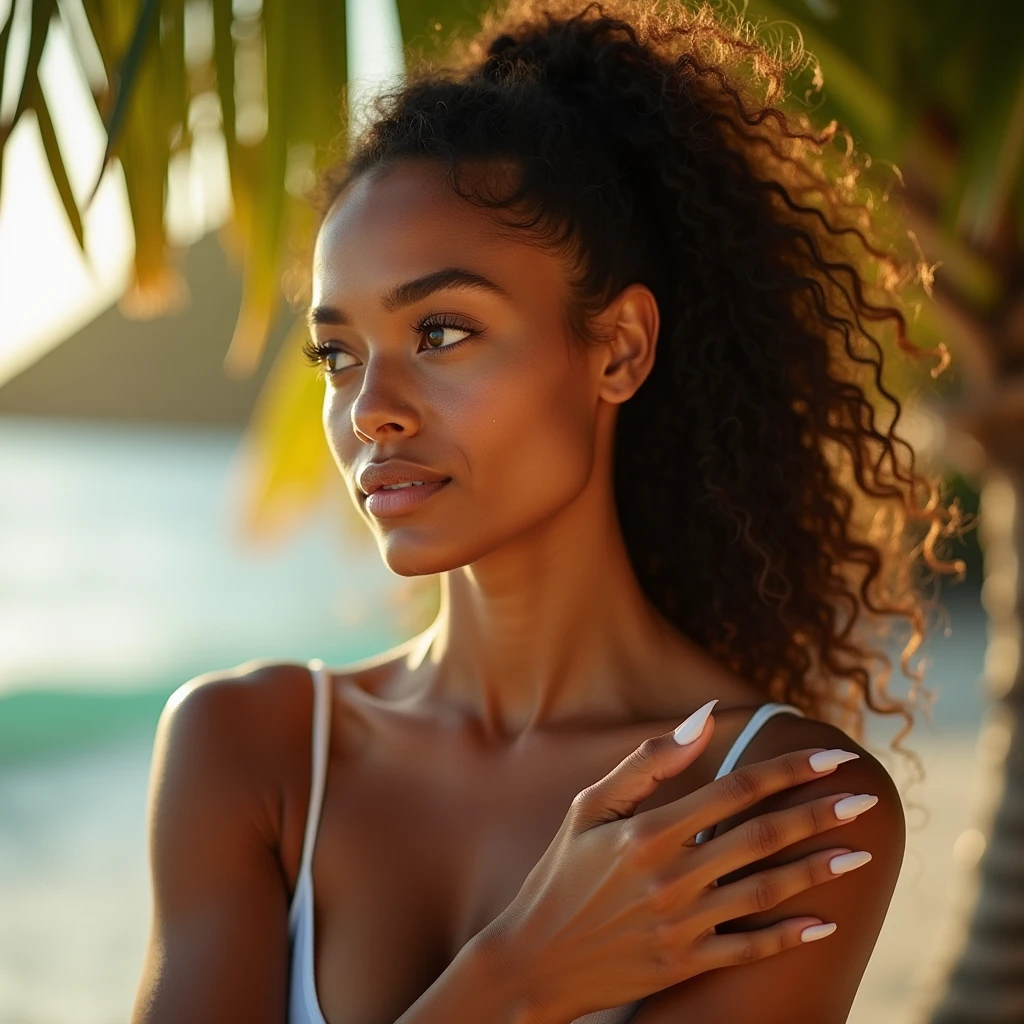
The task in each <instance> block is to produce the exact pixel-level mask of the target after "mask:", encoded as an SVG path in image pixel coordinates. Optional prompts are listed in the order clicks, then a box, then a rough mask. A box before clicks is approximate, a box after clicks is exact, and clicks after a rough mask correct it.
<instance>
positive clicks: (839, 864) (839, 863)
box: [828, 850, 871, 875]
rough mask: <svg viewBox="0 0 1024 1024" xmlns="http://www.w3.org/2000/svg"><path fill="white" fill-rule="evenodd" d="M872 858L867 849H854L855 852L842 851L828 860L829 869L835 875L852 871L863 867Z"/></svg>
mask: <svg viewBox="0 0 1024 1024" xmlns="http://www.w3.org/2000/svg"><path fill="white" fill-rule="evenodd" d="M869 860H871V854H870V853H868V851H867V850H854V851H853V853H840V854H838V855H837V856H835V857H833V858H832V859H831V860H830V861H829V862H828V867H829V871H831V872H832V874H833V875H841V874H842V873H843V872H844V871H852V870H853V869H854V868H859V867H862V866H863V865H864V864H867V862H868V861H869Z"/></svg>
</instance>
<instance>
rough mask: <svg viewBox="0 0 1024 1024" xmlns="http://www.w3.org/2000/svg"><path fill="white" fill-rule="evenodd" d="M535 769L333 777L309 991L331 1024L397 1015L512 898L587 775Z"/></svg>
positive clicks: (317, 870) (318, 857)
mask: <svg viewBox="0 0 1024 1024" xmlns="http://www.w3.org/2000/svg"><path fill="white" fill-rule="evenodd" d="M605 770H607V769H605ZM542 771H543V770H542V769H540V767H539V766H538V774H534V773H526V774H525V775H524V774H522V773H521V774H520V775H519V776H517V777H515V778H514V780H512V781H510V778H509V775H508V773H503V772H499V771H490V772H489V771H487V769H485V768H483V767H482V766H480V765H477V766H475V770H472V771H469V772H467V773H466V774H465V775H463V776H462V777H461V778H458V777H455V776H452V775H449V774H448V773H447V772H445V771H444V770H439V769H438V766H436V765H435V766H434V768H433V770H431V769H426V768H425V769H424V770H422V771H419V772H417V771H409V769H408V767H406V768H405V769H404V770H399V769H397V768H391V769H389V768H387V767H385V766H381V765H378V766H376V767H375V768H373V769H371V768H366V769H363V770H359V771H354V772H350V773H341V772H339V773H336V775H335V777H334V778H332V780H331V784H330V785H329V786H328V787H327V791H326V793H325V799H324V806H323V813H322V816H321V821H320V827H319V830H318V835H317V840H316V846H315V848H314V856H313V883H314V895H315V900H314V904H315V915H314V916H315V921H314V967H315V977H316V988H317V993H318V998H319V1001H320V1006H321V1008H322V1010H323V1013H324V1016H325V1018H326V1019H327V1021H328V1022H329V1024H383V1022H390V1021H394V1020H396V1019H397V1018H398V1017H399V1016H401V1014H402V1013H403V1012H404V1011H405V1010H406V1009H408V1007H409V1006H410V1005H411V1004H412V1003H414V1002H415V1001H416V999H417V998H419V996H420V995H421V994H422V993H423V992H424V991H425V990H426V989H427V988H429V987H430V985H431V984H432V983H433V982H434V981H435V980H436V978H437V977H438V976H439V975H440V974H441V973H442V972H443V971H444V969H445V968H446V967H447V966H448V964H449V963H450V962H451V961H452V960H453V959H454V957H455V956H456V954H457V953H458V951H459V950H460V949H461V948H462V947H463V946H464V945H465V944H466V943H467V942H468V941H469V940H470V939H471V938H472V937H473V936H474V935H476V934H477V933H478V932H479V931H481V930H482V929H483V928H485V927H486V926H487V925H488V924H489V923H490V922H491V921H493V920H494V919H495V918H496V917H497V916H498V915H499V914H500V913H501V912H502V911H503V910H504V909H505V908H506V907H507V906H508V905H509V903H510V902H511V901H512V900H513V899H514V897H515V896H516V894H517V893H518V891H519V889H520V887H521V886H522V884H523V881H524V880H525V878H526V876H527V875H528V874H529V872H530V870H531V869H532V868H533V866H534V865H535V864H536V863H537V861H538V860H539V859H540V858H541V856H542V855H543V853H544V851H545V850H546V849H547V847H548V845H549V844H550V842H551V840H552V838H553V837H554V835H555V833H556V832H557V830H558V828H559V826H560V825H561V824H562V821H563V819H564V817H565V814H566V811H567V810H568V808H569V804H570V803H571V801H572V798H573V796H575V794H576V793H577V792H578V791H579V790H580V789H581V788H583V786H585V785H589V784H590V783H591V782H592V781H594V777H592V776H591V775H589V774H587V775H581V774H580V770H579V769H577V771H575V772H573V771H571V770H570V771H565V770H563V771H561V772H558V773H555V775H554V777H546V776H547V773H546V772H543V774H544V776H545V777H543V778H542V777H541V772H542ZM583 771H584V772H585V769H583ZM597 777H599V775H598V776H597Z"/></svg>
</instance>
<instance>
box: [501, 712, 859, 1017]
mask: <svg viewBox="0 0 1024 1024" xmlns="http://www.w3.org/2000/svg"><path fill="white" fill-rule="evenodd" d="M705 716H708V717H709V716H710V710H709V708H708V706H707V705H706V706H705V707H704V708H702V709H700V711H699V712H695V714H694V715H692V716H691V719H688V720H687V722H690V721H691V720H693V719H698V721H697V723H696V724H697V727H698V728H700V725H701V722H700V721H699V718H704V719H705V722H706V718H705ZM686 724H687V723H683V725H684V726H685V725H686ZM682 728H683V726H680V727H679V729H677V730H675V732H676V733H678V732H679V731H680V730H681V729H682ZM712 733H713V729H712V728H708V726H707V724H704V727H703V731H702V732H701V733H700V735H699V736H697V738H696V739H694V740H693V741H692V742H690V743H689V744H688V745H685V746H680V745H679V744H678V743H677V742H676V741H675V739H674V738H673V735H674V734H673V733H672V732H669V733H665V734H664V735H662V736H656V737H652V738H650V739H647V740H645V741H644V742H643V743H642V744H641V745H640V746H639V747H638V748H637V749H636V750H634V751H633V752H632V753H631V754H629V755H628V756H627V757H626V758H625V759H624V760H623V761H621V762H620V763H619V765H618V766H617V767H615V768H614V769H613V770H612V771H611V772H609V773H608V774H607V775H606V776H605V777H604V778H603V779H601V780H600V781H599V782H596V783H594V784H593V785H592V786H589V787H588V788H587V789H585V790H583V791H582V792H580V793H579V794H577V796H576V797H575V798H574V800H573V802H572V805H571V807H570V809H569V812H568V814H567V815H566V817H565V820H564V821H563V823H562V825H561V827H560V828H559V830H558V832H557V834H556V835H555V837H554V839H553V840H552V842H551V845H550V846H549V847H548V849H547V851H546V852H545V853H544V855H543V856H542V857H541V859H540V860H539V861H538V862H537V864H536V866H535V867H534V868H533V870H532V871H531V872H530V874H529V875H528V876H527V878H526V881H525V882H524V883H523V885H522V888H521V889H520V891H519V893H518V895H517V896H516V897H515V899H514V900H513V901H512V902H511V903H510V904H509V906H508V907H507V908H506V909H505V910H504V911H503V912H502V913H501V914H500V915H499V916H498V918H496V919H495V920H494V921H493V922H492V923H491V925H490V926H488V928H487V929H486V932H487V940H488V941H489V942H491V943H492V944H493V943H496V944H497V945H496V946H494V945H492V949H497V951H498V954H499V956H500V959H501V960H502V962H503V963H504V964H505V965H506V969H510V970H514V971H516V972H517V975H518V977H520V978H521V979H522V985H523V987H524V988H525V989H526V990H527V991H526V998H527V1000H528V1002H529V1004H530V1006H531V1008H532V1011H533V1013H534V1015H535V1017H536V1018H537V1019H538V1020H545V1021H546V1020H570V1021H571V1020H575V1019H576V1017H578V1016H582V1015H583V1014H586V1013H590V1012H593V1011H595V1010H600V1009H605V1008H608V1007H613V1006H619V1005H622V1004H624V1003H629V1002H632V1001H633V1000H636V999H641V998H645V997H646V996H649V995H651V994H652V993H654V992H658V991H661V990H662V989H664V988H667V987H669V986H671V985H675V984H678V983H679V982H681V981H684V980H685V979H687V978H689V977H692V976H694V975H696V974H700V973H702V972H704V971H709V970H713V969H714V968H717V967H724V966H728V965H733V964H740V963H747V962H750V961H752V960H759V959H762V958H764V957H768V956H772V955H773V954H775V953H780V952H782V951H783V950H786V949H789V948H791V947H794V946H799V945H800V944H801V942H802V941H809V939H810V938H811V937H812V936H813V937H823V936H822V935H820V933H821V932H822V931H823V929H820V928H819V929H817V932H818V933H819V935H814V933H813V932H812V933H811V935H809V936H808V937H807V938H806V939H804V940H801V932H803V931H804V930H805V929H806V928H808V926H812V925H820V924H822V922H821V920H820V919H819V918H813V917H802V918H790V919H788V920H785V921H782V922H780V923H779V924H776V925H773V926H772V927H769V928H763V929H760V930H757V931H750V932H736V933H733V934H726V935H717V934H716V933H715V925H717V924H719V923H721V922H723V921H729V920H732V919H734V918H737V917H741V916H743V915H744V914H749V913H752V912H753V911H757V910H765V909H768V908H769V907H773V906H775V905H777V904H778V903H781V902H782V901H783V900H786V899H788V898H789V897H791V896H793V895H794V894H796V893H798V892H801V891H802V890H804V889H809V888H811V887H812V886H815V885H820V884H821V883H823V882H828V881H830V880H831V879H833V878H837V877H839V874H838V873H833V872H832V870H831V869H830V867H829V862H830V860H831V859H832V858H833V857H835V856H836V855H837V854H844V853H849V852H851V851H850V850H849V848H848V847H836V848H835V849H831V850H825V851H820V852H816V853H813V854H810V855H808V856H806V857H804V858H802V859H800V860H797V861H795V862H793V863H791V864H784V865H779V866H777V867H774V868H771V869H769V870H765V871H761V872H757V873H754V874H751V875H748V876H747V877H745V878H743V879H741V880H739V881H736V882H733V883H731V884H729V885H723V886H718V885H717V879H719V878H720V877H722V876H725V875H727V874H729V873H730V872H733V871H736V870H737V869H739V868H741V867H743V866H745V865H748V864H750V863H752V862H754V861H757V860H760V859H761V858H763V857H766V856H768V855H769V854H770V853H773V852H775V851H777V850H779V849H782V848H783V847H786V846H789V845H790V844H792V843H795V842H797V841H798V840H801V839H805V838H807V837H809V836H813V835H816V834H818V833H821V832H825V831H827V830H828V829H832V828H835V827H837V826H839V825H842V824H844V819H840V818H838V817H837V815H836V811H835V810H834V808H835V805H836V804H837V803H839V802H840V801H841V800H843V799H844V798H845V797H846V796H850V795H852V794H838V795H832V796H828V797H824V798H820V799H817V800H811V801H808V802H807V803H804V804H801V805H798V806H796V807H791V808H787V809H785V810H781V811H776V812H773V813H769V814H763V815H761V816H759V817H754V818H751V819H750V820H749V821H746V822H745V823H744V824H743V826H742V827H738V828H735V829H733V830H731V831H729V832H726V833H725V834H724V835H722V836H719V837H718V838H715V839H712V840H711V841H709V842H706V843H701V844H697V843H695V842H694V837H695V836H696V835H697V834H698V833H699V832H701V831H703V830H704V829H705V828H711V827H713V826H714V825H716V824H718V823H719V822H721V821H724V820H726V819H727V818H729V817H730V816H732V815H734V814H736V813H738V812H739V811H741V810H744V809H745V808H749V807H751V806H753V805H754V804H756V803H758V802H759V801H760V800H762V799H763V798H765V797H767V796H769V795H770V794H772V793H777V792H779V791H780V790H783V789H786V788H788V787H791V786H797V785H800V784H801V783H803V782H807V781H810V780H811V779H816V778H820V777H821V776H822V775H827V774H830V773H831V772H833V771H835V769H836V767H837V765H838V764H839V763H840V762H842V761H846V760H850V759H852V758H855V757H858V756H859V755H857V754H853V753H850V752H848V751H828V752H825V753H823V754H822V757H820V758H815V764H817V765H818V766H819V767H821V763H822V762H823V761H824V762H826V763H828V766H827V767H825V769H824V770H818V771H816V770H815V765H814V764H812V763H811V760H810V759H811V756H812V755H814V754H816V753H819V752H821V751H822V748H820V747H814V748H809V749H807V750H798V751H794V752H792V753H788V754H784V755H782V756H781V757H776V758H773V759H771V760H768V761H762V762H760V763H758V764H753V765H749V766H748V767H745V768H742V769H739V770H737V771H734V772H731V773H729V774H728V775H725V776H723V777H722V778H720V779H717V780H715V781H714V782H711V783H708V784H707V785H705V786H702V787H701V788H700V789H698V790H696V791H694V792H693V793H691V794H689V795H688V796H685V797H683V798H681V799H679V800H675V801H673V802H671V803H667V804H665V805H663V806H661V807H656V808H653V809H651V810H648V811H644V812H642V813H640V814H637V813H635V812H636V809H637V807H638V806H639V805H640V804H641V803H643V802H644V801H645V800H646V799H647V798H648V797H649V796H650V795H651V794H652V793H653V792H654V791H655V790H656V789H657V787H658V784H659V783H660V782H662V781H664V780H665V779H667V778H670V777H672V776H675V775H677V774H678V773H679V772H681V771H682V770H683V769H684V768H686V767H687V766H688V765H690V764H691V763H692V762H693V761H694V760H695V759H696V758H697V756H698V755H699V754H700V753H701V751H702V750H703V749H704V748H705V747H706V745H707V741H708V739H709V738H710V736H711V734H712ZM829 762H830V763H829ZM851 804H852V805H854V806H853V813H852V814H850V815H849V816H848V817H846V818H845V820H847V821H850V820H853V818H854V817H855V816H856V814H857V813H860V811H863V810H866V809H867V807H869V806H871V805H872V803H871V798H870V797H867V798H866V799H860V800H857V801H850V802H849V803H848V804H847V805H846V806H847V807H849V806H850V805H851ZM842 810H843V808H840V811H842ZM868 859H869V858H868ZM856 866H860V865H859V864H857V865H856Z"/></svg>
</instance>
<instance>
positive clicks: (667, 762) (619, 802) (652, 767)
mask: <svg viewBox="0 0 1024 1024" xmlns="http://www.w3.org/2000/svg"><path fill="white" fill-rule="evenodd" d="M716 703H717V700H712V701H708V703H707V704H705V705H703V706H702V707H700V708H698V709H697V710H696V711H695V712H694V713H693V714H692V715H690V716H689V717H688V718H686V719H684V720H683V721H682V722H681V723H680V724H679V725H678V726H677V727H676V728H675V729H674V730H673V731H672V732H667V733H663V734H662V735H660V736H652V737H650V738H649V739H646V740H644V741H643V743H641V744H640V746H639V747H637V748H636V749H635V750H634V751H633V752H632V753H630V754H629V755H628V756H627V757H625V758H623V760H622V761H620V762H619V763H618V764H617V765H616V766H615V767H614V768H613V769H612V770H611V771H610V772H609V773H608V774H607V775H605V776H604V778H602V779H600V780H598V781H597V782H595V783H594V784H593V785H592V786H588V787H587V788H586V789H584V790H583V791H582V792H580V793H579V794H577V796H576V798H575V799H574V800H573V808H574V818H573V824H574V826H575V828H576V831H577V832H585V831H586V830H587V829H590V828H594V827H596V826H597V825H603V824H605V823H606V822H609V821H617V820H618V819H620V818H628V817H631V816H632V815H633V814H634V813H635V812H636V809H637V808H638V807H639V806H640V804H642V803H643V802H644V801H645V800H646V799H647V798H648V797H649V796H650V795H651V794H652V793H653V792H654V791H655V790H656V789H657V788H658V784H659V783H660V782H664V781H665V779H668V778H671V777H672V776H674V775H678V774H679V773H680V772H681V771H682V770H683V769H684V768H686V767H688V766H689V765H691V764H692V763H693V762H694V761H695V760H696V759H697V758H698V757H699V756H700V754H701V752H702V751H703V750H704V749H705V747H707V745H708V742H709V741H710V739H711V737H712V736H713V735H714V731H715V726H714V717H713V715H712V714H711V712H712V709H713V708H714V705H715V704H716ZM681 730H682V732H683V733H684V734H685V736H684V738H686V739H689V742H688V743H685V744H683V745H680V744H679V743H678V742H677V740H676V738H675V736H676V734H677V733H680V731H681Z"/></svg>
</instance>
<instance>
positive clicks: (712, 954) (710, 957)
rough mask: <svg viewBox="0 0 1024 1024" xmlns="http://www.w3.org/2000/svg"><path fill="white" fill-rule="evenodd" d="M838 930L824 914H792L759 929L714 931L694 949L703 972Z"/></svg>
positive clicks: (777, 950) (735, 964) (749, 960)
mask: <svg viewBox="0 0 1024 1024" xmlns="http://www.w3.org/2000/svg"><path fill="white" fill-rule="evenodd" d="M835 930H836V925H835V922H831V921H822V919H821V918H820V917H791V918H788V919H787V920H785V921H780V922H779V923H778V924H773V925H770V926H769V927H767V928H760V929H758V930H757V931H750V932H731V933H729V934H726V935H710V936H708V937H707V938H706V939H702V940H701V941H700V942H699V943H698V944H697V946H696V947H695V948H694V950H693V952H694V954H695V960H696V962H697V963H698V964H699V965H700V970H701V972H703V971H710V970H714V969H715V968H716V967H736V966H739V965H741V964H749V963H753V962H754V961H755V960H764V959H765V958H766V957H770V956H775V954H776V953H783V952H785V951H786V950H787V949H795V948H796V947H798V946H803V945H806V944H807V943H808V942H813V941H815V940H816V939H821V938H826V937H827V936H828V935H831V934H832V932H834V931H835ZM801 935H803V938H801Z"/></svg>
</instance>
